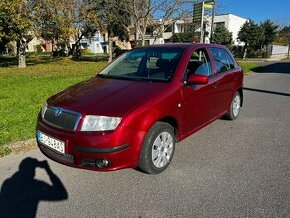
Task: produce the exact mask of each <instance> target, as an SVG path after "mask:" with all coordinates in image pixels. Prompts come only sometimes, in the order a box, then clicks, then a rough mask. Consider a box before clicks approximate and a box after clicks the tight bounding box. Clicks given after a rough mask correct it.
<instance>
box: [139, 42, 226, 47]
mask: <svg viewBox="0 0 290 218" xmlns="http://www.w3.org/2000/svg"><path fill="white" fill-rule="evenodd" d="M200 46H203V47H222V48H223V47H225V46H223V45H218V44H209V43H166V44H157V45H150V46H145V48H146V47H147V48H189V47H200ZM143 48H144V47H143Z"/></svg>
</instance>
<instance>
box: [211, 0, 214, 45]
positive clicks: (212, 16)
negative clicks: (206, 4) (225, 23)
mask: <svg viewBox="0 0 290 218" xmlns="http://www.w3.org/2000/svg"><path fill="white" fill-rule="evenodd" d="M214 16H215V0H213V1H212V15H211V27H210V43H212V36H213V26H214Z"/></svg>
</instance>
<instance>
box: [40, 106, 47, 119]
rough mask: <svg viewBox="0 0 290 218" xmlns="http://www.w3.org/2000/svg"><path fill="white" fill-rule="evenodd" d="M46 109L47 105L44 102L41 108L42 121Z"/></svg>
mask: <svg viewBox="0 0 290 218" xmlns="http://www.w3.org/2000/svg"><path fill="white" fill-rule="evenodd" d="M46 109H47V103H46V102H45V103H44V105H43V107H42V108H41V117H42V119H43V118H44V114H45V112H46Z"/></svg>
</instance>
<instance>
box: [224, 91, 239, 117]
mask: <svg viewBox="0 0 290 218" xmlns="http://www.w3.org/2000/svg"><path fill="white" fill-rule="evenodd" d="M240 108H241V95H240V93H239V92H237V93H236V94H235V96H234V98H233V100H232V103H231V106H230V111H229V113H228V114H227V118H228V119H230V120H235V119H237V117H238V116H239V114H240Z"/></svg>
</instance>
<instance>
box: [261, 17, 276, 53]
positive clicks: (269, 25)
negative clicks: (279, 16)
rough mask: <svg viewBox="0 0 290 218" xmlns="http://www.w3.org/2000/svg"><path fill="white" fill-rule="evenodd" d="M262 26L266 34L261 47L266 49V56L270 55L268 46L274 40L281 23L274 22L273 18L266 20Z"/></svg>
mask: <svg viewBox="0 0 290 218" xmlns="http://www.w3.org/2000/svg"><path fill="white" fill-rule="evenodd" d="M260 27H261V28H262V30H263V34H264V37H263V40H262V41H261V48H262V49H263V50H264V52H265V54H266V56H268V54H267V47H268V46H269V45H270V44H272V43H273V42H274V40H275V38H276V35H277V29H278V27H279V25H276V24H274V23H273V22H272V21H271V20H266V21H264V22H263V23H261V25H260Z"/></svg>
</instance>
